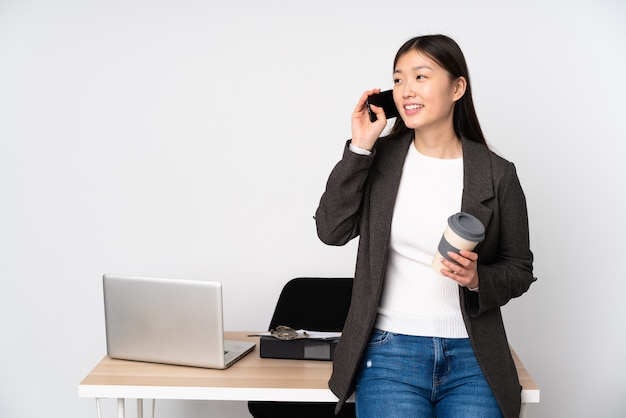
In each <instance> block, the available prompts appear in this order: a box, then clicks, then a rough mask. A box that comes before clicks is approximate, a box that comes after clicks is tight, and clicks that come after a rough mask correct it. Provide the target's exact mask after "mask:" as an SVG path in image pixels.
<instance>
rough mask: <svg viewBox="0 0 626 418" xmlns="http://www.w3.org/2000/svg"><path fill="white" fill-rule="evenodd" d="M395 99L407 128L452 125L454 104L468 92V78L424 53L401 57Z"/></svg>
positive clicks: (437, 127) (423, 128)
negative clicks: (454, 73)
mask: <svg viewBox="0 0 626 418" xmlns="http://www.w3.org/2000/svg"><path fill="white" fill-rule="evenodd" d="M393 78H394V88H393V99H394V102H395V103H396V107H397V108H398V110H399V112H400V116H401V117H402V120H403V121H404V123H405V125H406V126H407V128H411V129H417V130H422V131H426V130H428V129H441V128H445V129H449V128H452V117H453V114H454V103H455V102H456V101H457V100H458V99H460V98H461V97H462V96H463V93H464V92H465V79H464V78H463V77H459V78H458V79H456V80H453V79H452V78H451V77H450V73H448V71H446V70H445V69H444V68H443V67H441V66H440V65H439V64H437V63H436V62H435V61H433V60H432V59H431V58H429V57H428V56H426V55H424V54H422V53H421V52H418V51H415V50H412V51H409V52H407V53H405V54H404V55H402V56H400V58H399V59H398V62H397V64H396V68H395V71H394V75H393Z"/></svg>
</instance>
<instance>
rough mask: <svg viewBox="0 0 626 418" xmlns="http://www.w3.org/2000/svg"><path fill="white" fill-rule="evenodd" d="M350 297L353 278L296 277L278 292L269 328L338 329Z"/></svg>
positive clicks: (345, 314) (334, 330)
mask: <svg viewBox="0 0 626 418" xmlns="http://www.w3.org/2000/svg"><path fill="white" fill-rule="evenodd" d="M351 298H352V278H321V277H298V278H295V279H292V280H290V281H289V282H287V284H286V285H285V286H284V287H283V290H282V291H281V293H280V296H279V298H278V302H277V303H276V308H275V310H274V315H273V317H272V321H271V322H270V328H269V329H270V330H271V329H274V328H276V327H277V326H279V325H285V326H289V327H292V328H294V329H308V330H314V331H324V332H340V331H341V330H342V329H343V324H344V323H345V322H346V316H347V315H348V309H349V308H350V300H351Z"/></svg>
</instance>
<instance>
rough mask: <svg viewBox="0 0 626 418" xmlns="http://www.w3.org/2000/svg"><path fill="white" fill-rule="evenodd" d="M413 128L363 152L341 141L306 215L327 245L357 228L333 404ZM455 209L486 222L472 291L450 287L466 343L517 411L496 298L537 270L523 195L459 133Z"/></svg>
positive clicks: (376, 292)
mask: <svg viewBox="0 0 626 418" xmlns="http://www.w3.org/2000/svg"><path fill="white" fill-rule="evenodd" d="M412 139H413V135H412V134H407V135H405V136H402V137H399V138H395V139H390V138H381V139H379V140H378V141H377V143H376V146H375V148H374V150H373V152H372V154H371V155H369V156H363V155H357V154H355V153H353V152H351V151H350V150H349V149H348V146H347V144H346V147H345V149H344V154H343V158H342V159H341V161H340V162H339V163H338V164H337V165H336V166H335V168H334V169H333V170H332V172H331V174H330V177H329V179H328V182H327V185H326V190H325V192H324V194H323V195H322V198H321V200H320V204H319V207H318V209H317V211H316V214H315V219H316V224H317V233H318V236H319V237H320V239H321V240H322V241H323V242H324V243H326V244H329V245H344V244H346V243H347V242H349V241H350V240H352V239H353V238H355V237H357V236H358V237H359V247H358V253H357V263H356V270H355V276H354V285H353V291H352V304H351V306H350V310H349V313H348V317H347V319H346V323H345V326H344V329H343V335H342V338H341V340H340V342H339V345H338V347H337V349H336V351H335V353H334V358H333V373H332V376H331V378H330V381H329V387H330V389H331V390H332V391H333V393H335V395H337V397H338V398H339V402H338V403H337V408H336V411H337V412H338V411H339V410H340V409H341V407H342V406H343V404H344V403H345V401H346V399H347V398H348V397H349V396H350V395H351V394H352V392H353V391H354V389H355V380H356V373H357V370H358V367H359V364H360V361H361V357H362V355H363V353H364V351H365V349H366V347H367V344H368V341H369V335H370V332H371V331H372V328H373V326H374V322H375V320H376V314H377V308H378V305H379V301H380V295H381V290H382V287H383V280H384V276H385V266H386V263H387V246H388V244H389V236H390V231H391V218H392V214H393V208H394V204H395V200H396V194H397V191H398V185H399V183H400V177H401V175H402V167H403V164H404V159H405V157H406V154H407V151H408V147H409V146H410V145H411V144H412ZM462 147H463V172H464V179H463V196H462V204H461V210H462V211H464V212H468V213H471V214H472V215H474V216H476V217H477V218H478V219H480V220H481V221H482V223H483V224H484V225H485V227H486V235H485V240H484V241H483V242H481V243H480V244H479V245H478V246H477V247H476V249H475V250H474V251H476V252H477V253H478V254H479V258H478V262H479V266H478V275H479V278H480V285H479V287H480V288H479V291H478V292H470V291H469V290H468V289H466V288H463V287H461V286H459V293H460V303H461V310H462V312H463V319H464V322H465V326H466V328H467V332H468V334H469V337H470V340H471V342H472V346H473V347H474V352H475V354H476V357H477V359H478V362H479V363H480V365H481V367H482V369H483V372H484V375H485V377H486V378H487V381H488V382H489V385H490V386H491V389H492V391H493V393H494V395H495V397H496V399H497V401H498V404H499V405H500V409H501V410H502V413H503V415H504V417H505V418H513V417H515V418H517V417H519V413H520V406H521V397H520V395H521V387H520V385H519V380H518V377H517V372H516V369H515V365H514V363H513V359H512V357H511V353H510V350H509V345H508V342H507V338H506V334H505V330H504V324H503V322H502V316H501V313H500V307H501V306H503V305H505V304H506V303H507V302H508V301H509V300H510V299H511V298H515V297H517V296H520V295H521V294H523V293H524V292H526V290H528V288H529V287H530V285H531V283H532V282H533V281H535V280H536V279H535V278H534V277H533V271H532V262H533V255H532V253H531V251H530V246H529V237H528V219H527V211H526V199H525V197H524V193H523V191H522V188H521V186H520V183H519V180H518V178H517V174H516V171H515V167H514V165H513V164H512V163H510V162H508V161H506V160H504V159H503V158H501V157H499V156H497V155H496V154H494V153H493V152H491V151H490V150H489V149H488V148H487V147H485V146H484V145H481V144H478V143H475V142H471V141H468V140H465V139H464V140H462Z"/></svg>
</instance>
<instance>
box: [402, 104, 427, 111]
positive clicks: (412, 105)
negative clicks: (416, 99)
mask: <svg viewBox="0 0 626 418" xmlns="http://www.w3.org/2000/svg"><path fill="white" fill-rule="evenodd" d="M423 107H424V105H419V104H411V105H406V106H404V108H405V109H406V110H416V109H421V108H423Z"/></svg>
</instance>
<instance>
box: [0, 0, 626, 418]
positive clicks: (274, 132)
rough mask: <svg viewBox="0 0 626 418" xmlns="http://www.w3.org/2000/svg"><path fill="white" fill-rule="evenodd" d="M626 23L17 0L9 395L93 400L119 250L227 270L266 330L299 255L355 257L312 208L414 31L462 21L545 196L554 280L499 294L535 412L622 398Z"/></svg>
mask: <svg viewBox="0 0 626 418" xmlns="http://www.w3.org/2000/svg"><path fill="white" fill-rule="evenodd" d="M625 21H626V4H625V3H624V2H623V1H621V0H613V1H611V0H590V1H550V2H548V1H544V0H526V1H523V2H506V1H501V2H488V1H474V2H468V1H463V0H449V1H438V2H425V1H422V2H420V1H415V0H413V1H397V2H388V3H385V2H380V1H368V0H360V1H355V0H351V1H344V2H339V1H315V2H313V1H311V2H306V3H305V2H294V1H286V0H285V1H278V0H266V1H262V2H260V1H253V0H240V1H237V0H231V1H228V2H227V1H220V2H217V1H216V2H210V1H190V0H179V1H165V0H163V1H148V0H146V1H140V0H127V1H113V0H106V1H105V0H92V1H87V0H80V1H79V0H74V1H72V0H54V1H43V0H42V1H36V0H22V1H16V0H1V1H0V338H1V343H0V416H2V417H44V416H45V417H50V416H61V415H63V416H71V417H89V416H96V410H95V404H94V402H93V400H89V399H80V398H78V396H77V386H78V383H79V382H80V380H82V378H83V377H84V376H85V375H86V374H87V373H88V372H89V371H90V370H91V368H92V367H93V366H94V365H95V363H96V362H97V361H99V360H100V359H101V358H102V356H103V355H104V353H105V338H104V319H103V308H102V291H101V275H102V273H104V272H119V273H131V274H152V275H161V276H172V277H181V278H210V279H215V280H220V281H222V282H223V283H224V292H225V295H224V298H225V316H226V327H227V328H228V329H231V330H256V329H264V328H265V327H266V326H267V323H268V322H269V319H270V316H271V312H272V309H273V305H274V303H275V301H276V298H277V296H278V292H279V290H280V288H281V287H282V285H283V284H284V283H285V282H286V281H287V280H289V279H290V278H292V277H295V276H305V275H310V276H350V275H351V274H352V270H353V266H354V255H355V248H356V246H355V243H354V244H350V245H348V246H347V247H345V248H330V247H326V246H324V245H323V244H321V243H320V242H319V241H318V239H317V236H316V233H315V228H314V223H313V220H312V215H313V213H314V211H315V209H316V206H317V202H318V199H319V197H320V195H321V193H322V191H323V187H324V184H325V181H326V178H327V175H328V173H329V171H330V169H331V168H332V166H333V165H334V164H335V162H336V161H337V160H338V159H339V158H340V156H341V152H342V147H343V143H344V141H345V140H346V139H347V138H348V137H349V135H350V113H351V111H352V109H353V107H354V104H355V102H356V100H357V98H358V97H359V95H360V94H361V92H362V91H363V90H365V89H368V88H372V87H382V88H386V87H390V86H391V65H392V59H393V56H394V54H395V52H396V50H397V48H398V47H399V46H400V45H401V44H402V43H403V42H404V41H405V40H407V39H408V38H410V37H412V36H414V35H418V34H427V33H446V34H448V35H451V36H452V37H453V38H455V39H456V40H457V41H458V42H459V43H460V45H461V47H462V48H463V50H464V52H465V54H466V57H467V60H468V63H469V66H470V72H471V75H472V81H473V84H474V94H475V101H476V106H477V110H478V113H479V117H480V120H481V122H482V125H483V128H484V130H485V132H486V135H487V137H488V140H489V141H490V143H491V145H492V146H493V147H494V148H495V149H497V150H498V151H499V152H500V153H501V154H502V155H503V156H504V157H506V158H508V159H510V160H512V161H514V162H515V163H516V165H517V167H518V172H519V175H520V178H521V181H522V184H523V186H524V189H525V192H526V195H527V199H528V204H529V211H530V213H529V216H530V222H531V239H532V245H533V250H534V252H535V256H536V264H535V266H536V275H537V276H538V277H539V281H538V282H537V283H536V284H535V285H533V286H532V288H531V291H530V292H529V293H528V294H527V295H525V296H524V297H522V298H521V299H519V300H515V301H513V302H511V303H510V304H509V305H508V306H507V307H505V309H504V311H505V315H506V320H507V328H508V333H509V337H510V340H511V343H512V344H513V345H514V347H515V348H516V350H517V351H518V353H519V354H520V355H521V357H522V358H523V360H524V361H525V363H526V365H527V367H528V369H529V370H530V371H531V373H532V374H533V376H534V377H535V378H536V380H537V382H538V383H539V385H540V386H541V390H542V401H541V403H540V404H539V405H533V406H531V407H530V408H529V417H532V418H540V417H542V418H555V417H558V418H560V417H581V418H583V417H585V418H586V417H592V416H593V417H598V418H617V417H623V416H624V413H625V411H626V396H625V395H626V383H624V382H625V378H624V377H625V375H626V361H625V359H624V352H625V351H626V336H625V331H624V324H623V322H624V321H623V320H624V317H625V315H624V310H623V308H622V306H623V297H624V290H625V288H626V285H625V284H624V283H625V281H624V278H625V277H624V276H625V274H624V270H625V268H624V264H623V260H624V256H623V252H622V251H621V250H620V248H619V247H618V245H619V242H620V241H619V240H618V238H619V237H620V236H622V235H624V234H625V233H626V228H625V221H624V215H623V212H624V209H625V204H624V180H623V179H624V177H625V175H626V172H625V171H626V170H624V165H623V164H621V160H623V157H624V152H625V151H626V147H625V146H624V140H625V139H624V135H623V129H620V128H622V125H623V123H624V118H625V117H626V106H625V104H624V102H625V95H626V88H625V85H626V83H624V74H625V70H626V25H625V24H624V22H625ZM110 402H112V401H107V402H105V412H107V408H108V413H109V416H112V414H113V413H114V405H113V404H112V403H110ZM158 407H159V411H158V412H159V416H160V417H163V418H165V417H179V416H187V417H200V416H202V417H245V416H247V409H246V406H245V404H244V403H213V402H188V403H183V402H174V401H170V402H161V403H159V404H158Z"/></svg>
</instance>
